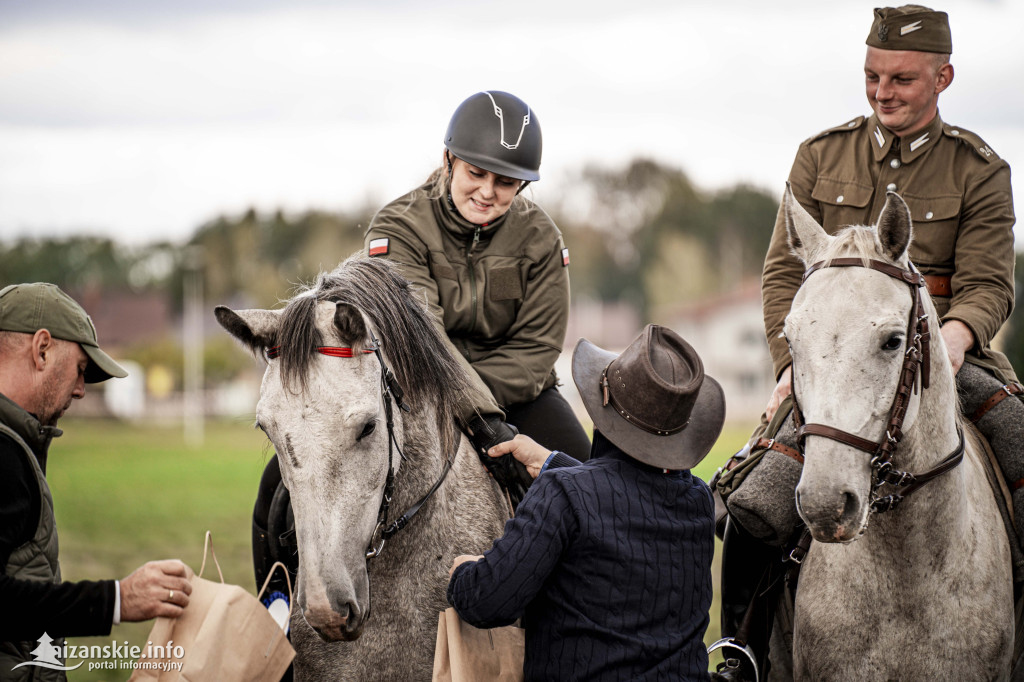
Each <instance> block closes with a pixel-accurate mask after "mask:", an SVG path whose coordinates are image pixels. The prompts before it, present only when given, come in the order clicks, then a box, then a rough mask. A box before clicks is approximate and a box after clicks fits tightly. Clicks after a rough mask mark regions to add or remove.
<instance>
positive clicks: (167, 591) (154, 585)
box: [121, 559, 192, 623]
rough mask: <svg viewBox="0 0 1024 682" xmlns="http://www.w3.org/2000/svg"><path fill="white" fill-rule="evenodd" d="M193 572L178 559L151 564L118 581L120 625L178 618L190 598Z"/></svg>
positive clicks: (151, 562) (152, 562) (144, 565)
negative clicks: (158, 618)
mask: <svg viewBox="0 0 1024 682" xmlns="http://www.w3.org/2000/svg"><path fill="white" fill-rule="evenodd" d="M191 577H192V570H191V569H189V568H188V567H187V566H185V564H183V563H182V562H180V561H178V560H177V559H167V560H165V561H150V562H149V563H146V564H143V565H142V566H140V567H139V568H137V569H135V571H134V572H133V573H132V574H131V575H130V576H128V577H127V578H125V579H123V580H122V581H121V622H122V623H134V622H138V621H140V620H149V619H150V618H156V617H158V616H163V617H165V618H177V617H178V616H180V615H181V614H182V612H183V611H184V610H185V607H186V606H188V596H189V595H190V594H192V584H191V583H190V582H189V580H190V579H191Z"/></svg>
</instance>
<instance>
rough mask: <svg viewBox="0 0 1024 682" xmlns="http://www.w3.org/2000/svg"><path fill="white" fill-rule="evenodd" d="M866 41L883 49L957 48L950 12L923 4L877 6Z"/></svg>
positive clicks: (943, 50) (949, 51) (945, 50)
mask: <svg viewBox="0 0 1024 682" xmlns="http://www.w3.org/2000/svg"><path fill="white" fill-rule="evenodd" d="M864 42H865V43H866V44H868V45H870V46H871V47H877V48H878V49H880V50H911V51H913V52H936V53H938V54H952V52H953V38H952V36H951V34H950V32H949V16H948V15H947V14H946V13H945V12H936V11H935V10H933V9H929V8H927V7H923V6H921V5H903V6H902V7H876V8H875V19H874V21H873V22H871V32H870V33H868V38H867V40H865V41H864Z"/></svg>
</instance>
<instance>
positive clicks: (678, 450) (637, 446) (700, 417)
mask: <svg viewBox="0 0 1024 682" xmlns="http://www.w3.org/2000/svg"><path fill="white" fill-rule="evenodd" d="M616 357H618V354H617V353H612V352H610V351H606V350H604V349H603V348H599V347H597V346H595V345H594V344H592V343H591V342H590V341H587V340H586V339H580V340H579V342H578V343H577V344H576V350H574V351H573V354H572V378H573V381H574V382H576V388H577V389H578V390H579V392H580V397H581V398H582V399H583V406H584V407H585V408H586V409H587V414H589V415H590V419H591V421H593V422H594V428H595V429H597V430H598V431H600V432H601V433H602V434H603V435H604V436H605V437H606V438H607V439H608V440H610V441H611V442H612V443H613V444H614V445H615V446H616V447H618V448H619V449H620V450H622V451H623V452H625V453H626V454H627V455H629V456H630V457H632V458H634V459H637V460H639V461H641V462H643V463H644V464H650V465H651V466H656V467H660V468H662V469H690V468H693V467H694V466H696V465H697V464H698V463H699V462H700V461H701V460H702V459H704V457H706V456H707V454H708V452H710V451H711V447H712V446H713V445H714V444H715V441H716V440H718V436H719V435H720V434H721V433H722V426H723V424H724V423H725V394H724V393H723V391H722V387H721V386H720V385H719V384H718V382H717V381H715V380H714V379H713V378H712V377H710V376H708V375H707V374H705V375H704V381H703V383H702V384H701V388H700V392H699V393H698V394H697V400H696V402H695V403H694V406H693V411H692V412H691V413H690V423H689V424H688V425H687V426H686V428H684V429H683V430H682V431H680V432H678V433H674V434H672V435H669V436H658V435H655V434H653V433H648V432H647V431H644V430H642V429H640V428H637V427H636V426H635V425H634V424H631V423H630V422H628V421H626V420H625V419H624V418H623V417H622V416H621V415H620V414H619V413H618V412H617V411H616V410H615V409H614V408H613V407H611V405H607V406H603V405H602V404H601V403H602V402H603V401H604V398H603V394H602V391H601V373H602V372H603V371H604V368H605V367H607V366H608V363H610V362H611V361H612V360H614V359H615V358H616Z"/></svg>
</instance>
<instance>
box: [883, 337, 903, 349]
mask: <svg viewBox="0 0 1024 682" xmlns="http://www.w3.org/2000/svg"><path fill="white" fill-rule="evenodd" d="M900 348H903V335H902V334H893V335H892V336H890V337H889V338H888V339H886V340H885V343H883V344H882V350H899V349H900Z"/></svg>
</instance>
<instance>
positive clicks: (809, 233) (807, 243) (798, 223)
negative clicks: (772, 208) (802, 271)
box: [779, 182, 828, 265]
mask: <svg viewBox="0 0 1024 682" xmlns="http://www.w3.org/2000/svg"><path fill="white" fill-rule="evenodd" d="M779 210H780V211H782V215H783V216H784V218H785V220H786V234H787V236H788V238H789V248H790V249H792V250H793V253H794V254H796V256H797V258H799V259H800V260H802V261H803V262H804V264H805V265H810V264H811V262H812V261H813V259H814V254H816V253H817V252H818V251H820V250H821V248H822V247H823V246H824V245H825V242H826V241H827V240H828V235H827V234H825V230H823V229H821V225H819V224H818V223H817V221H816V220H814V218H812V217H811V214H810V213H808V212H807V209H805V208H804V207H803V206H802V205H801V204H800V202H799V201H797V200H796V197H794V196H793V189H792V187H790V185H789V183H788V182H787V183H786V192H785V194H783V196H782V206H781V207H780V208H779Z"/></svg>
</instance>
